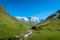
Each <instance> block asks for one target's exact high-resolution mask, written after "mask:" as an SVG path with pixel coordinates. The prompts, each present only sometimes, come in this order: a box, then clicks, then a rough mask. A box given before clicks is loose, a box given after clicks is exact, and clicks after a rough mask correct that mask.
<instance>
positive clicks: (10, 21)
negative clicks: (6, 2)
mask: <svg viewBox="0 0 60 40" xmlns="http://www.w3.org/2000/svg"><path fill="white" fill-rule="evenodd" d="M26 30H27V26H26V25H25V24H23V23H21V22H20V21H18V20H17V19H15V18H14V17H12V16H11V15H9V14H8V13H7V12H6V10H5V9H4V8H3V7H2V6H0V39H1V40H5V39H6V38H11V37H14V36H16V35H19V34H21V33H22V32H25V31H26ZM6 40H7V39H6Z"/></svg>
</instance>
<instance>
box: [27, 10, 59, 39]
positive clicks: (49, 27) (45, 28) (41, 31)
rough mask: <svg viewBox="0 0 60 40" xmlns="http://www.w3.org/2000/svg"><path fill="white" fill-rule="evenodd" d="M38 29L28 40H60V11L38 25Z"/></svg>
mask: <svg viewBox="0 0 60 40" xmlns="http://www.w3.org/2000/svg"><path fill="white" fill-rule="evenodd" d="M36 28H37V30H35V31H33V34H32V35H31V36H30V37H29V38H28V40H60V11H57V12H56V13H55V14H53V15H51V16H49V17H48V18H47V19H46V20H44V21H43V22H41V23H40V24H38V25H36Z"/></svg>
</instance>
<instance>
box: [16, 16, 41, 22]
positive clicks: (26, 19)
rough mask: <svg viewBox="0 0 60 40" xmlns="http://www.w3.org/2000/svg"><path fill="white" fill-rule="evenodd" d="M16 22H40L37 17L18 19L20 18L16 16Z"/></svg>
mask: <svg viewBox="0 0 60 40" xmlns="http://www.w3.org/2000/svg"><path fill="white" fill-rule="evenodd" d="M16 18H17V19H18V20H23V21H26V22H29V21H31V22H35V23H39V22H40V19H39V18H37V17H28V18H27V17H20V16H17V17H16Z"/></svg>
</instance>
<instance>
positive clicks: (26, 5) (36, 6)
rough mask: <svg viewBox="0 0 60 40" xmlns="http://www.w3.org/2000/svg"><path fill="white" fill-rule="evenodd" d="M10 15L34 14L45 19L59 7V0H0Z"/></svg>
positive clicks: (27, 15) (28, 15) (26, 15)
mask: <svg viewBox="0 0 60 40" xmlns="http://www.w3.org/2000/svg"><path fill="white" fill-rule="evenodd" d="M0 4H1V5H2V6H3V7H4V8H5V9H6V10H7V11H8V13H9V14H11V15H12V16H14V17H15V16H23V17H30V16H35V17H38V18H40V19H45V18H47V17H48V16H49V15H51V14H53V13H55V12H56V11H57V10H59V9H60V0H0Z"/></svg>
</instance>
